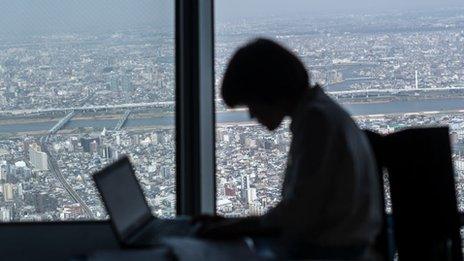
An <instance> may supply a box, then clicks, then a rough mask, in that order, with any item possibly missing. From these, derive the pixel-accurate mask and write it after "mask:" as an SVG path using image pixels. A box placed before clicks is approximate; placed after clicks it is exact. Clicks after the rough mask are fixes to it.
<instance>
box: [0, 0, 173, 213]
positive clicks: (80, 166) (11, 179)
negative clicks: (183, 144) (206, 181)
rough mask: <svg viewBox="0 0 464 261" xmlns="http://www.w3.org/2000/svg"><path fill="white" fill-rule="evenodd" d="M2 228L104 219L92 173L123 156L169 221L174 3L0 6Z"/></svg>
mask: <svg viewBox="0 0 464 261" xmlns="http://www.w3.org/2000/svg"><path fill="white" fill-rule="evenodd" d="M0 24H2V26H1V28H0V221H3V222H10V221H55V220H89V219H104V218H106V213H105V211H104V208H103V205H102V203H101V202H100V199H99V197H98V195H97V191H96V189H95V188H94V185H93V181H92V179H91V174H92V173H93V172H95V171H96V170H99V169H101V168H102V167H103V166H105V165H107V164H110V163H111V162H113V161H114V160H116V159H118V158H119V157H121V155H124V154H128V155H129V156H130V158H131V160H132V162H133V164H134V166H135V169H136V174H137V176H138V178H139V180H140V182H141V185H142V187H143V188H144V191H145V195H146V197H147V201H148V203H149V204H150V206H151V207H152V209H153V212H154V214H156V215H158V216H163V217H170V216H173V215H174V214H175V180H174V179H175V175H174V173H175V163H174V162H175V160H174V159H175V145H174V138H175V134H174V105H175V104H174V69H175V68H174V4H173V3H172V1H161V0H140V1H130V0H118V1H110V0H97V1H95V0H92V1H90V0H82V1H68V0H64V1H63V0H45V1H33V0H18V1H16V0H15V1H13V0H11V1H10V0H7V1H2V2H1V3H0Z"/></svg>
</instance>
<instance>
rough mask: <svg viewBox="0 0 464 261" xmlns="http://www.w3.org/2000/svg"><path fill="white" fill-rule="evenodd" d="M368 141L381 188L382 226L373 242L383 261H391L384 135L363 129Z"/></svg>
mask: <svg viewBox="0 0 464 261" xmlns="http://www.w3.org/2000/svg"><path fill="white" fill-rule="evenodd" d="M364 133H365V134H366V136H367V138H368V140H369V143H370V145H371V148H372V151H373V153H374V157H375V160H376V163H377V175H378V181H379V188H381V189H382V191H381V193H380V194H379V195H380V197H381V198H380V202H381V204H382V216H383V221H382V228H381V230H380V233H379V235H378V236H377V239H376V242H375V250H376V251H377V252H378V253H379V254H381V255H382V257H383V259H384V260H385V261H393V260H394V255H395V244H394V240H393V231H392V226H391V217H390V216H388V214H387V212H386V207H385V201H386V200H385V197H384V191H383V188H384V186H385V184H384V168H385V159H384V157H385V156H384V147H385V145H384V141H385V139H384V136H382V135H380V134H378V133H376V132H373V131H370V130H364Z"/></svg>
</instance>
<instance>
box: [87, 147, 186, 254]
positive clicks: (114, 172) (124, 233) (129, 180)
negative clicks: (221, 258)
mask: <svg viewBox="0 0 464 261" xmlns="http://www.w3.org/2000/svg"><path fill="white" fill-rule="evenodd" d="M93 179H94V181H95V184H96V185H97V189H98V191H99V192H100V195H101V198H102V200H103V202H104V204H105V207H106V210H107V212H108V214H109V216H110V221H111V225H112V228H113V231H114V233H115V234H116V237H117V239H118V240H119V242H120V244H121V245H122V246H126V247H141V246H153V245H157V244H159V243H160V239H161V238H163V237H169V236H189V235H192V234H193V232H194V231H195V229H194V225H192V224H191V222H190V219H189V218H187V217H185V218H176V219H158V218H156V217H154V216H153V215H152V213H151V210H150V207H149V206H148V204H147V202H146V200H145V196H144V194H143V191H142V188H141V187H140V185H139V182H138V181H137V178H136V176H135V173H134V169H133V167H132V164H131V163H130V161H129V158H128V157H127V156H124V157H122V158H121V159H119V160H118V161H116V162H114V163H113V164H111V165H109V166H107V167H105V168H104V169H102V170H100V171H98V172H96V173H95V174H94V175H93Z"/></svg>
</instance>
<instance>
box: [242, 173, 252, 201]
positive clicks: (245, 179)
mask: <svg viewBox="0 0 464 261" xmlns="http://www.w3.org/2000/svg"><path fill="white" fill-rule="evenodd" d="M249 195H250V177H249V176H248V175H244V176H242V187H241V190H240V196H241V197H242V202H243V203H244V204H248V199H249Z"/></svg>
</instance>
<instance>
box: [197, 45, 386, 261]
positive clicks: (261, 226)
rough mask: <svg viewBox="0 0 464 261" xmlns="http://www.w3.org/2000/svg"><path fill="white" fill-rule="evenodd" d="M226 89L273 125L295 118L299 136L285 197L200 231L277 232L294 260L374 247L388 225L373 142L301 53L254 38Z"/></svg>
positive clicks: (233, 102)
mask: <svg viewBox="0 0 464 261" xmlns="http://www.w3.org/2000/svg"><path fill="white" fill-rule="evenodd" d="M221 95H222V98H223V101H224V103H225V104H226V105H227V106H228V107H232V108H234V107H240V106H243V107H246V108H248V111H249V115H250V117H251V118H255V119H256V120H257V121H258V122H259V123H260V124H262V125H263V126H265V127H266V128H267V129H268V130H270V131H272V130H275V129H276V128H278V127H279V126H280V125H281V123H282V121H283V119H284V118H285V117H289V118H290V120H291V125H290V130H291V133H292V140H291V145H290V150H289V153H288V159H287V167H286V171H285V177H284V182H283V185H282V196H281V201H280V203H278V204H277V205H276V206H275V207H273V208H271V209H270V210H269V211H268V212H267V213H266V214H265V215H263V216H260V217H247V218H238V219H221V218H218V217H211V220H214V222H206V223H207V225H205V226H204V227H203V228H202V229H201V230H199V232H198V235H199V236H203V237H222V236H224V237H227V236H228V235H253V232H252V231H254V232H256V231H261V232H265V231H276V230H277V231H279V232H280V233H279V236H278V237H277V238H278V239H277V241H276V242H278V243H277V244H275V245H278V248H279V249H280V250H282V251H280V252H281V253H282V255H283V256H285V257H290V258H298V257H301V256H302V255H308V254H309V255H310V256H311V257H312V258H327V257H334V258H345V259H348V258H350V257H353V258H359V257H360V256H362V255H364V254H365V253H366V252H368V251H369V250H370V249H371V247H372V245H373V244H374V241H375V238H376V236H377V234H378V233H379V231H380V228H381V223H382V212H381V203H380V194H379V193H381V190H380V187H379V183H378V180H377V179H378V177H377V171H376V169H377V168H376V163H375V159H374V156H373V153H372V150H371V148H370V144H369V141H368V140H367V137H366V136H365V134H364V133H363V131H362V130H360V129H359V127H358V126H357V125H356V123H355V122H354V121H353V119H352V118H351V117H350V116H349V115H348V113H347V112H346V111H345V110H344V109H342V107H341V106H340V105H338V104H337V103H336V102H335V101H334V100H332V99H331V98H330V97H329V96H328V95H327V94H326V93H325V92H324V90H323V89H322V88H321V86H320V85H318V84H314V85H312V84H311V83H310V77H309V74H308V72H307V70H306V69H305V66H304V65H303V63H302V62H301V61H300V60H299V59H298V58H297V56H296V55H294V54H293V53H292V52H291V51H289V50H287V49H286V48H284V47H282V46H281V45H279V44H278V43H276V42H274V41H271V40H268V39H256V40H253V41H252V42H250V43H248V44H246V45H245V46H243V47H241V48H240V49H239V50H238V51H237V52H236V53H235V54H234V55H233V57H232V59H231V60H230V62H229V64H228V66H227V69H226V72H225V74H224V77H223V81H222V86H221ZM258 234H259V233H258ZM334 255H335V256H334ZM337 255H338V256H337Z"/></svg>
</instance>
